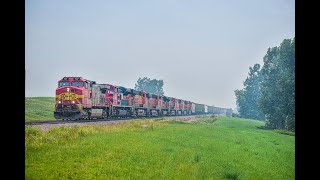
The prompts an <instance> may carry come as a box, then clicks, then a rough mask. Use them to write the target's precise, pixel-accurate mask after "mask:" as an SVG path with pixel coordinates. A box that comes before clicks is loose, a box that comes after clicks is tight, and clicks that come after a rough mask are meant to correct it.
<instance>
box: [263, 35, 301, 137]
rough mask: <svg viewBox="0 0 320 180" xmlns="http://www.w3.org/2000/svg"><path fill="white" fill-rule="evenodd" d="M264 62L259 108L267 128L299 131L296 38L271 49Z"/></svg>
mask: <svg viewBox="0 0 320 180" xmlns="http://www.w3.org/2000/svg"><path fill="white" fill-rule="evenodd" d="M263 61H264V65H263V67H262V69H261V73H262V75H263V78H264V81H263V82H262V83H261V93H262V94H261V95H262V96H261V98H260V100H259V107H260V109H261V110H262V111H263V112H264V114H265V115H266V126H267V127H269V128H272V129H288V130H291V131H295V38H293V39H292V40H291V39H284V40H283V42H282V43H281V45H280V47H273V48H269V49H268V51H267V54H266V55H265V56H264V58H263Z"/></svg>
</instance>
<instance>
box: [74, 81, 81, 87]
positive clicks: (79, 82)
mask: <svg viewBox="0 0 320 180" xmlns="http://www.w3.org/2000/svg"><path fill="white" fill-rule="evenodd" d="M72 86H84V83H83V82H81V81H73V82H72Z"/></svg>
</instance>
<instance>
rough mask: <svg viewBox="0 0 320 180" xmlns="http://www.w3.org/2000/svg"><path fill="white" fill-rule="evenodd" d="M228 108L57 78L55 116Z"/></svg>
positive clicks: (153, 114) (142, 114)
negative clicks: (58, 79)
mask: <svg viewBox="0 0 320 180" xmlns="http://www.w3.org/2000/svg"><path fill="white" fill-rule="evenodd" d="M230 110H231V109H228V110H227V109H226V108H218V107H213V106H207V105H204V104H198V103H194V102H191V101H186V100H182V99H177V98H173V97H167V96H162V95H159V94H151V93H148V92H145V91H136V90H134V89H130V88H125V87H122V86H115V85H111V84H97V83H96V82H95V81H90V80H87V79H83V78H82V77H64V78H62V79H61V80H60V81H59V82H58V88H57V89H56V104H55V111H54V117H55V118H56V119H93V118H96V119H105V118H114V117H158V116H182V115H200V114H223V113H224V114H228V115H229V114H230ZM226 112H228V113H226ZM231 112H232V110H231Z"/></svg>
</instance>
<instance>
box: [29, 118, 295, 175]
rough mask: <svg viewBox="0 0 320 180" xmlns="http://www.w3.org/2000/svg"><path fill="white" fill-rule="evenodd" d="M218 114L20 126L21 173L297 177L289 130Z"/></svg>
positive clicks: (292, 143) (292, 142)
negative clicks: (22, 143)
mask: <svg viewBox="0 0 320 180" xmlns="http://www.w3.org/2000/svg"><path fill="white" fill-rule="evenodd" d="M262 125H264V123H263V122H260V121H253V120H246V119H239V118H227V117H219V118H218V119H217V120H216V121H214V118H212V117H207V118H203V117H202V118H198V121H196V122H189V123H187V122H181V121H179V120H176V121H172V120H139V121H133V122H126V123H119V124H114V125H91V126H89V125H87V126H81V127H78V126H72V127H59V128H54V129H51V130H49V131H42V130H40V129H37V128H35V127H30V126H26V132H25V133H26V141H25V145H26V146H25V150H26V151H25V155H26V156H25V158H26V159H25V163H26V164H25V177H26V179H272V180H274V179H295V165H294V164H295V159H294V156H295V137H294V136H292V135H288V134H283V133H281V132H275V131H271V130H263V129H259V128H257V126H262Z"/></svg>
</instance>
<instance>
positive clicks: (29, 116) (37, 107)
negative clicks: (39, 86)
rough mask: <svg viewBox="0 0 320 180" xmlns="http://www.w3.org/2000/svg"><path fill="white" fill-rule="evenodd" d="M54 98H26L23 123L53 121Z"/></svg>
mask: <svg viewBox="0 0 320 180" xmlns="http://www.w3.org/2000/svg"><path fill="white" fill-rule="evenodd" d="M54 104H55V98H54V97H26V98H25V121H34V120H54V117H53V112H54Z"/></svg>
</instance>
